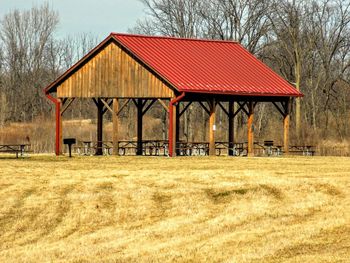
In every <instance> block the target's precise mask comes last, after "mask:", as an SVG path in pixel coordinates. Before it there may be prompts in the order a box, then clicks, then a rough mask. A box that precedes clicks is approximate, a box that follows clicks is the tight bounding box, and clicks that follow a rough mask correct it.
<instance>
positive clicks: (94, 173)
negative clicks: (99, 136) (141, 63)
mask: <svg viewBox="0 0 350 263" xmlns="http://www.w3.org/2000/svg"><path fill="white" fill-rule="evenodd" d="M0 202H1V203H0V204H1V205H0V262H350V158H340V157H334V158H333V157H289V158H229V157H217V158H209V157H202V158H194V157H187V158H174V159H170V158H166V157H153V158H152V157H75V158H72V159H69V158H67V157H60V158H56V157H52V156H51V157H50V156H35V155H33V156H31V157H30V158H25V159H19V160H16V159H14V158H7V157H5V156H0Z"/></svg>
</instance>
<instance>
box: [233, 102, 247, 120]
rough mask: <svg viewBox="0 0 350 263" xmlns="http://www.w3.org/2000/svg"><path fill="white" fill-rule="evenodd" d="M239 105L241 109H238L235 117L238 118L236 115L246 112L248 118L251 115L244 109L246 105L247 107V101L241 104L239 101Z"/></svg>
mask: <svg viewBox="0 0 350 263" xmlns="http://www.w3.org/2000/svg"><path fill="white" fill-rule="evenodd" d="M237 103H238V105H239V108H238V110H237V111H236V112H235V117H236V115H237V114H238V113H239V112H240V111H241V110H242V111H244V113H245V114H247V116H248V115H249V112H248V111H247V110H246V109H245V108H244V107H245V105H247V103H248V102H246V101H245V102H243V103H241V102H239V101H237Z"/></svg>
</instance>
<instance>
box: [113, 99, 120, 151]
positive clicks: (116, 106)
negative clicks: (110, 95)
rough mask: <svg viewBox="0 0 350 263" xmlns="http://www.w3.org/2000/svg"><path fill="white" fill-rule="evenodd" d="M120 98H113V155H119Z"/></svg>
mask: <svg viewBox="0 0 350 263" xmlns="http://www.w3.org/2000/svg"><path fill="white" fill-rule="evenodd" d="M118 112H119V102H118V99H117V98H115V99H113V155H119V127H118V124H119V123H118V122H119V120H118V119H119V118H118Z"/></svg>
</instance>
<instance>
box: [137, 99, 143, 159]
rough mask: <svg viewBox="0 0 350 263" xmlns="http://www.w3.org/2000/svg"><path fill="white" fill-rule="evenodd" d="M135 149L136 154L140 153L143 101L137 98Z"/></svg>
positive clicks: (141, 149)
mask: <svg viewBox="0 0 350 263" xmlns="http://www.w3.org/2000/svg"><path fill="white" fill-rule="evenodd" d="M136 102H137V103H136V105H137V106H136V107H137V149H136V155H142V151H143V147H142V119H143V106H144V101H143V100H142V99H137V101H136Z"/></svg>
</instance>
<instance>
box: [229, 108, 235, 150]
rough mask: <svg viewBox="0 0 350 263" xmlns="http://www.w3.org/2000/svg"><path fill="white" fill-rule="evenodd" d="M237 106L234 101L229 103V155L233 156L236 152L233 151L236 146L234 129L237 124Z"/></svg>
mask: <svg viewBox="0 0 350 263" xmlns="http://www.w3.org/2000/svg"><path fill="white" fill-rule="evenodd" d="M234 114H235V108H234V102H233V101H229V103H228V155H229V156H233V155H234V154H235V153H234V151H233V146H234V138H235V131H234V125H235V123H234V122H235V117H234Z"/></svg>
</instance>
